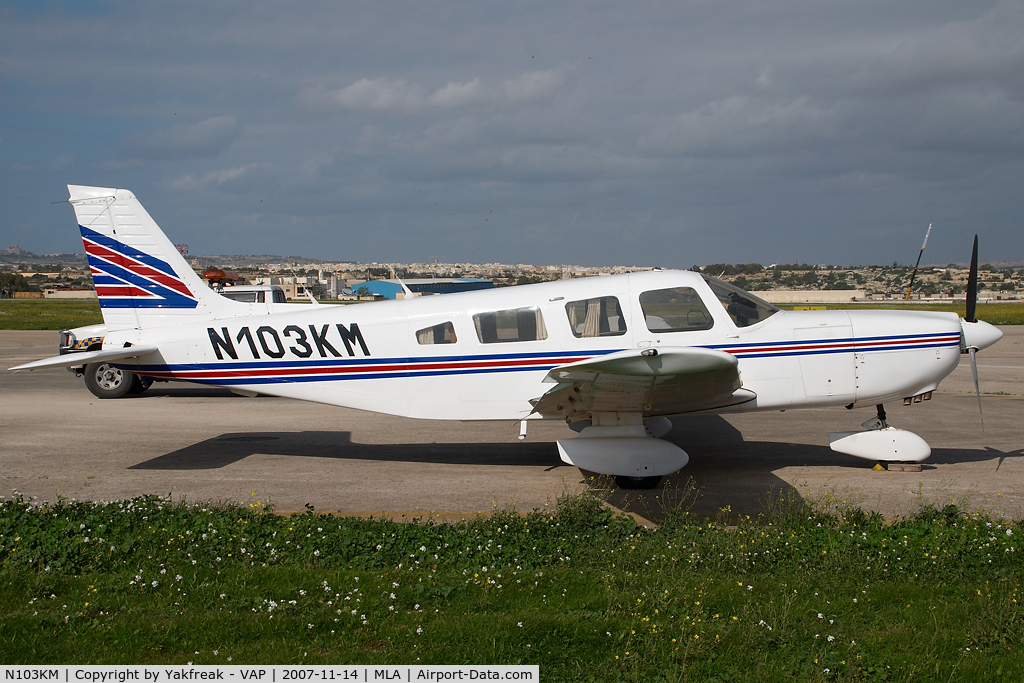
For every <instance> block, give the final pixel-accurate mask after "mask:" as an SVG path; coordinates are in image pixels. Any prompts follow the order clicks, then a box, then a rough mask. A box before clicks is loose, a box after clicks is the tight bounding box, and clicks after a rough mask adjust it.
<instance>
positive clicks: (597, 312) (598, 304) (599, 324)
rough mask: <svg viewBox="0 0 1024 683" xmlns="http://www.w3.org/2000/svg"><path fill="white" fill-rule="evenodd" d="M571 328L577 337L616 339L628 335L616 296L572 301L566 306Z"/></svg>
mask: <svg viewBox="0 0 1024 683" xmlns="http://www.w3.org/2000/svg"><path fill="white" fill-rule="evenodd" d="M565 313H566V315H568V316H569V328H570V329H571V330H572V333H573V334H574V335H575V336H577V337H614V336H617V335H620V334H626V321H625V319H624V318H623V317H622V309H621V308H619V300H618V299H616V298H615V297H614V296H603V297H601V298H599V299H584V300H583V301H570V302H569V303H567V304H566V305H565Z"/></svg>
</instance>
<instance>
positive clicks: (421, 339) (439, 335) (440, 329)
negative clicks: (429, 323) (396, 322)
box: [416, 323, 457, 344]
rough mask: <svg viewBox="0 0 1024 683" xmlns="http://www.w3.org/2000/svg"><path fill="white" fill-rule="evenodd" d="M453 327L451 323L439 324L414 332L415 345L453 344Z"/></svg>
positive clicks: (454, 339) (454, 338)
mask: <svg viewBox="0 0 1024 683" xmlns="http://www.w3.org/2000/svg"><path fill="white" fill-rule="evenodd" d="M456 341H457V339H456V337H455V327H454V326H452V324H451V323H441V324H440V325H434V326H433V327H427V328H424V329H422V330H418V331H417V332H416V343H417V344H454V343H455V342H456Z"/></svg>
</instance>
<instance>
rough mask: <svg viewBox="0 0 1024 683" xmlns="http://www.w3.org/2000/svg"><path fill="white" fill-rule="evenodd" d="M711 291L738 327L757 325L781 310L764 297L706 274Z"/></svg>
mask: <svg viewBox="0 0 1024 683" xmlns="http://www.w3.org/2000/svg"><path fill="white" fill-rule="evenodd" d="M704 279H705V280H706V281H707V283H708V286H709V287H711V291H712V292H714V293H715V296H716V297H718V301H719V302H720V303H721V304H722V307H723V308H724V309H725V312H726V313H728V314H729V317H730V318H732V321H733V322H734V323H736V327H749V326H750V325H756V324H757V323H759V322H761V321H762V320H767V319H768V318H770V317H771V316H773V315H775V314H776V313H778V312H779V309H778V308H776V307H775V306H772V305H771V304H770V303H768V302H767V301H764V300H763V299H758V298H757V297H756V296H754V295H753V294H751V293H750V292H745V291H743V290H742V289H740V288H739V287H735V286H733V285H730V284H729V283H728V282H722V281H721V280H719V279H718V278H715V277H711V276H709V275H704Z"/></svg>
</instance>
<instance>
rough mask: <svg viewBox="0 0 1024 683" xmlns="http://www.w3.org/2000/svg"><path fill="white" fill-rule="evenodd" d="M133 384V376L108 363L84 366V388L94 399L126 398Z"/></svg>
mask: <svg viewBox="0 0 1024 683" xmlns="http://www.w3.org/2000/svg"><path fill="white" fill-rule="evenodd" d="M134 384H135V375H134V374H132V373H131V372H128V371H127V370H121V369H118V368H115V367H114V366H113V365H110V364H109V363H89V364H88V365H86V366H85V386H87V387H88V388H89V391H91V392H92V394H93V396H95V397H96V398H121V397H123V396H127V395H128V394H129V393H130V392H131V390H132V387H133V386H134Z"/></svg>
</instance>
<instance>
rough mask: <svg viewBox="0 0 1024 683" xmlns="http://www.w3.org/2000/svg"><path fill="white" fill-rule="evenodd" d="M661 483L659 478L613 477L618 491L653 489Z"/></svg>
mask: <svg viewBox="0 0 1024 683" xmlns="http://www.w3.org/2000/svg"><path fill="white" fill-rule="evenodd" d="M660 481H661V477H615V483H616V485H618V487H619V488H620V489H653V488H654V487H655V486H657V485H658V483H659V482H660Z"/></svg>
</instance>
